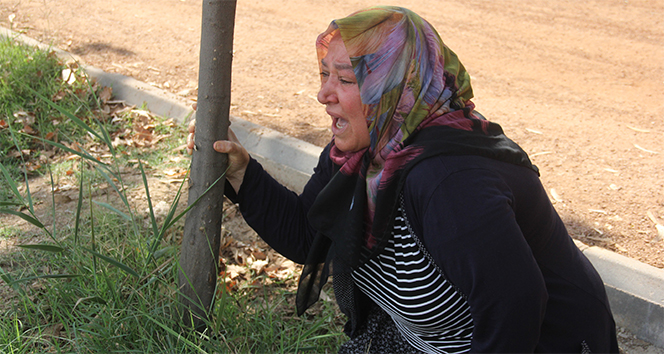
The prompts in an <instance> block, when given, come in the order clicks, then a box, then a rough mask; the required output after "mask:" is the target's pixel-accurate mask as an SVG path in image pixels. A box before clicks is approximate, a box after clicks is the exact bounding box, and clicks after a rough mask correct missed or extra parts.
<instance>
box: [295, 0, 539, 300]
mask: <svg viewBox="0 0 664 354" xmlns="http://www.w3.org/2000/svg"><path fill="white" fill-rule="evenodd" d="M335 35H340V36H341V38H342V40H343V42H344V44H345V46H346V50H347V51H348V54H349V56H350V60H351V63H352V65H353V69H354V72H355V76H356V77H357V80H358V85H359V89H360V96H361V98H362V103H363V105H364V110H365V112H367V117H366V119H367V125H368V127H369V135H370V138H371V139H370V146H369V147H368V148H367V149H363V150H361V151H354V152H342V151H341V150H339V149H338V148H336V146H335V144H334V140H333V141H332V143H331V146H330V150H329V151H330V158H331V160H332V161H333V162H334V163H335V164H336V165H337V166H338V167H339V172H338V173H336V174H335V175H334V176H333V177H332V179H331V180H330V182H329V183H328V185H327V186H326V187H325V188H324V189H323V190H322V191H321V192H320V193H319V195H318V196H317V198H316V201H315V202H314V204H313V205H312V207H311V209H310V211H309V220H310V222H311V224H312V226H313V227H314V228H315V229H316V230H317V231H318V235H317V236H316V239H315V240H314V244H313V245H312V249H311V251H310V254H309V259H308V260H307V262H306V263H305V267H304V270H303V272H302V276H301V277H300V287H299V290H298V299H297V305H298V313H302V312H304V310H305V309H306V308H307V307H308V306H310V305H311V304H312V303H313V302H314V301H315V300H316V299H317V298H318V292H319V291H320V289H321V287H322V285H323V284H324V283H325V281H326V279H327V276H328V274H329V273H330V272H333V273H334V274H335V276H337V275H338V274H348V273H349V272H350V270H351V269H353V268H355V267H357V266H358V265H360V264H362V263H363V262H364V261H366V260H367V259H368V258H370V257H372V256H373V255H375V254H376V253H378V252H380V251H381V250H382V247H384V245H385V244H386V242H387V239H388V238H389V232H390V229H391V225H392V222H393V219H394V213H395V211H396V205H397V199H398V195H399V193H400V191H401V188H402V185H403V182H404V180H405V176H406V175H407V173H408V171H409V170H410V168H412V167H413V166H414V165H415V164H416V163H417V162H419V161H421V160H422V159H425V158H428V157H430V156H435V155H481V156H487V157H491V158H495V159H499V160H503V161H508V162H511V163H515V164H520V165H524V166H528V167H531V168H533V169H536V168H535V167H534V166H532V164H531V163H530V160H529V159H528V157H527V155H526V154H525V152H523V150H521V148H519V147H518V145H516V144H515V143H513V142H512V141H511V140H509V139H508V138H507V137H505V136H504V135H503V132H502V129H501V128H500V126H499V125H497V124H495V123H491V122H489V121H487V120H485V119H484V118H483V117H482V116H481V115H479V114H478V113H476V112H475V111H474V108H475V106H474V104H473V103H472V102H471V101H470V99H471V98H472V97H473V93H472V88H471V85H470V75H469V74H468V73H467V72H466V70H465V68H464V67H463V65H462V64H461V62H460V61H459V59H458V58H457V56H456V54H454V52H452V51H451V50H450V49H449V48H448V47H447V46H445V44H444V43H443V41H442V40H441V39H440V36H439V35H438V33H437V32H436V31H435V29H434V28H433V27H432V26H431V25H430V24H429V23H428V22H426V21H425V20H424V19H422V18H421V17H420V16H418V15H417V14H415V13H414V12H412V11H410V10H407V9H404V8H400V7H387V6H377V7H371V8H368V9H365V10H361V11H358V12H356V13H354V14H352V15H350V16H348V17H346V18H343V19H339V20H335V21H333V22H332V23H331V24H330V26H329V27H328V29H327V30H326V31H325V32H323V33H322V34H321V35H319V37H318V39H317V41H316V48H317V52H318V59H319V62H320V60H321V59H323V58H324V57H325V56H326V54H327V49H328V46H329V43H330V40H331V39H332V38H333V37H334V36H335ZM337 283H338V282H337V278H335V288H336V287H337ZM340 306H341V304H340ZM342 311H343V309H342Z"/></svg>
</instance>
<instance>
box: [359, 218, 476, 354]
mask: <svg viewBox="0 0 664 354" xmlns="http://www.w3.org/2000/svg"><path fill="white" fill-rule="evenodd" d="M353 280H354V281H355V283H356V285H357V286H358V287H359V288H360V289H361V290H362V291H363V292H364V293H365V294H366V295H367V296H369V297H370V298H371V299H372V300H373V301H374V302H375V303H376V304H378V305H379V306H380V307H381V308H382V309H383V310H384V311H385V312H387V313H388V314H389V315H390V316H391V317H392V319H393V320H394V322H395V324H396V326H397V328H398V329H399V331H400V332H401V334H402V335H403V337H404V338H405V339H406V340H407V341H408V342H409V343H410V344H411V345H412V346H413V347H415V348H416V349H418V350H421V351H423V352H426V353H462V352H467V351H469V350H470V340H471V338H472V333H473V320H472V318H471V315H470V307H469V306H468V302H467V301H466V299H465V298H464V295H463V294H462V293H460V292H459V291H457V289H456V288H455V287H454V285H452V284H451V283H450V282H449V281H447V280H446V279H445V277H444V275H443V272H442V271H441V270H440V268H438V266H437V265H436V264H435V263H434V262H433V259H432V258H431V256H430V255H429V253H428V252H427V251H426V249H425V248H424V245H423V244H422V243H421V241H420V240H419V239H418V238H417V237H416V236H415V235H414V233H413V232H412V230H411V228H410V225H409V224H408V221H407V219H406V217H405V213H404V211H403V206H402V207H400V208H399V210H398V212H397V217H396V219H395V222H394V231H393V237H392V238H391V239H390V240H389V242H388V244H387V245H386V246H385V249H384V250H383V252H381V253H380V254H379V255H378V256H376V257H373V258H372V259H370V260H369V261H367V262H366V263H365V264H363V265H362V266H360V267H359V268H358V269H357V270H355V271H353Z"/></svg>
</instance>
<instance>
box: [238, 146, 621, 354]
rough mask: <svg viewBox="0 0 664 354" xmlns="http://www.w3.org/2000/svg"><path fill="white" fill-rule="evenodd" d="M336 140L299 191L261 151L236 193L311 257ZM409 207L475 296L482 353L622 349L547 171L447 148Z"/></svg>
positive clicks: (262, 224) (286, 247)
mask: <svg viewBox="0 0 664 354" xmlns="http://www.w3.org/2000/svg"><path fill="white" fill-rule="evenodd" d="M333 171H334V165H333V163H332V162H331V160H330V159H329V150H328V148H326V149H325V150H324V151H323V153H322V154H321V157H320V159H319V163H318V166H316V168H315V169H314V174H313V176H312V177H311V179H310V181H309V182H308V183H307V185H306V187H305V189H304V191H303V193H302V194H301V195H299V196H298V195H297V194H295V193H294V192H291V191H289V190H288V189H286V188H285V187H283V186H282V185H280V184H279V183H278V182H277V181H275V180H274V179H273V178H272V177H270V176H269V175H268V174H267V173H266V172H265V171H264V170H263V169H262V167H261V166H260V164H258V162H256V161H255V160H253V159H252V160H251V162H250V163H249V165H248V167H247V171H246V174H245V178H244V181H243V183H242V186H241V187H240V191H239V193H238V194H237V195H236V194H235V193H234V192H233V190H232V188H231V187H230V186H229V185H227V187H226V194H227V196H228V197H229V198H230V199H231V200H232V201H233V202H237V203H239V205H240V210H241V212H242V214H243V216H244V218H245V220H246V221H247V223H248V224H249V225H250V226H251V227H252V228H253V229H254V230H255V231H256V232H257V233H258V234H259V235H260V236H261V237H262V238H263V239H264V240H265V241H266V242H267V243H268V244H269V245H270V246H271V247H273V248H274V249H275V250H276V251H278V252H279V253H281V254H282V255H284V256H285V257H287V258H289V259H291V260H293V261H294V262H297V263H303V262H304V261H305V259H306V257H307V254H308V251H309V248H310V246H311V243H312V240H313V238H314V235H315V230H314V229H313V228H312V227H311V226H310V225H309V222H308V220H307V212H308V210H309V208H310V206H311V205H312V203H313V201H314V199H315V197H316V195H317V194H318V192H319V191H320V190H321V189H322V188H323V187H324V186H325V185H326V183H327V181H329V179H330V178H331V176H332V173H333ZM403 191H404V199H405V207H406V213H407V215H408V216H409V221H410V222H411V224H412V227H413V231H414V232H415V233H416V234H417V235H418V236H419V237H420V238H421V239H422V240H423V242H424V244H425V246H426V248H427V250H428V251H429V253H430V254H431V255H432V256H433V258H434V261H435V262H436V263H437V265H438V266H439V267H440V268H441V269H442V270H443V272H444V273H445V275H446V277H447V278H448V280H449V281H451V282H452V283H453V284H455V285H456V286H457V287H458V288H459V289H460V290H461V292H462V293H463V294H464V295H465V296H466V297H467V299H468V302H469V304H470V307H471V312H472V316H473V323H474V332H473V341H472V351H473V352H532V351H540V352H581V351H582V349H583V348H582V343H583V342H585V344H586V345H587V346H588V348H589V349H590V350H591V351H593V352H618V346H617V341H616V336H615V324H614V322H613V318H612V315H611V312H610V309H609V303H608V300H607V298H606V294H605V291H604V287H603V284H602V281H601V279H600V277H599V275H598V274H597V272H596V271H595V269H594V268H593V267H592V265H591V264H590V262H589V261H588V260H587V259H586V258H585V256H584V255H583V254H582V253H581V252H580V251H579V250H578V248H577V247H576V246H575V245H574V243H573V241H572V239H571V238H570V237H569V235H568V234H567V231H566V229H565V226H564V225H563V223H562V221H561V219H560V218H559V217H558V214H557V213H556V211H555V210H554V208H553V206H552V205H551V203H550V201H549V199H548V197H547V195H546V192H545V191H544V189H543V187H542V185H541V183H540V180H539V178H538V176H537V174H536V173H535V172H534V171H532V170H530V169H528V168H526V167H520V166H516V165H513V164H509V163H505V162H500V161H497V160H493V159H490V158H485V157H479V156H437V157H432V158H428V159H426V160H424V161H422V162H421V163H419V164H418V165H417V166H415V167H414V168H413V169H412V170H411V171H410V173H409V174H408V176H407V179H406V183H405V185H404V190H403Z"/></svg>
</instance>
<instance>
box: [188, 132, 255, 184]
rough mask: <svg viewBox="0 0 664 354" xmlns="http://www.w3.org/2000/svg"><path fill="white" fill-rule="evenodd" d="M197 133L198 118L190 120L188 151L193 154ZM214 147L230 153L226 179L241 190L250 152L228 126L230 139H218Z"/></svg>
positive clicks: (216, 149) (221, 151)
mask: <svg viewBox="0 0 664 354" xmlns="http://www.w3.org/2000/svg"><path fill="white" fill-rule="evenodd" d="M195 133H196V120H192V121H191V122H189V135H188V136H187V153H188V154H189V155H191V154H192V153H193V152H194V149H195V143H194V134H195ZM212 148H213V149H214V150H215V151H217V152H220V153H224V154H228V164H229V167H228V171H227V172H226V179H227V180H228V182H229V183H230V184H231V186H233V189H234V190H235V192H236V193H237V192H239V191H240V186H241V185H242V181H243V180H244V173H245V172H246V170H247V165H248V164H249V152H247V149H245V148H244V146H242V144H240V141H239V140H238V139H237V137H236V136H235V133H233V130H232V129H231V128H230V127H229V128H228V140H218V141H215V142H214V144H213V145H212Z"/></svg>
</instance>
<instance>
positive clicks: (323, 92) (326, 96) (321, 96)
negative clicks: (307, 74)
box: [317, 78, 338, 104]
mask: <svg viewBox="0 0 664 354" xmlns="http://www.w3.org/2000/svg"><path fill="white" fill-rule="evenodd" d="M330 81H331V80H330V79H329V78H328V79H327V80H325V81H324V82H322V83H321V85H320V90H318V96H317V98H318V102H320V103H322V104H328V103H335V102H337V101H338V99H337V94H336V91H335V90H334V85H333V84H332V83H331V82H330Z"/></svg>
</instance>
